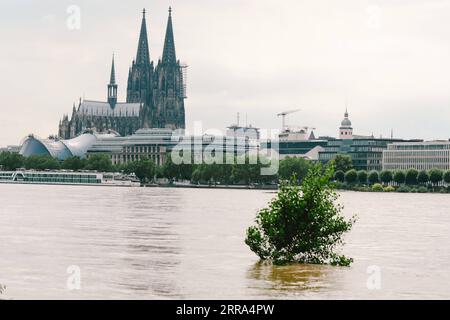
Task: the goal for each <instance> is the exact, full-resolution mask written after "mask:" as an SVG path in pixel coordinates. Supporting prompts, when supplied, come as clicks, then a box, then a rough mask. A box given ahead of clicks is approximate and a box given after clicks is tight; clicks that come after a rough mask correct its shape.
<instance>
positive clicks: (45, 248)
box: [0, 184, 450, 299]
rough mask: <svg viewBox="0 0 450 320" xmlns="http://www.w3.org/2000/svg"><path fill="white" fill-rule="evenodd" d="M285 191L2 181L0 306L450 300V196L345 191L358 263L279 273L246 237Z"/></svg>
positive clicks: (349, 248)
mask: <svg viewBox="0 0 450 320" xmlns="http://www.w3.org/2000/svg"><path fill="white" fill-rule="evenodd" d="M274 195H275V194H274V193H273V191H258V190H214V189H169V188H115V187H83V186H32V185H4V184H0V201H1V204H0V284H3V285H4V286H6V290H4V292H3V294H0V299H1V298H3V299H36V298H37V299H52V298H57V299H232V298H235V299H410V298H412V299H422V298H423V299H444V298H446V299H449V298H450V195H444V194H442V195H441V194H398V193H397V194H394V193H355V192H342V193H341V197H340V200H339V201H340V202H342V204H344V205H345V209H344V213H345V215H347V216H351V215H353V214H357V215H358V217H359V219H358V221H357V223H356V224H355V225H354V227H353V229H352V231H351V232H350V233H349V234H348V235H347V237H346V240H347V244H346V245H345V247H344V249H343V252H344V253H345V254H346V255H348V256H350V257H353V258H354V260H355V262H354V264H353V265H352V266H351V267H331V266H317V265H291V266H284V267H273V266H271V265H267V264H261V263H258V258H257V257H256V256H255V255H254V254H253V253H252V252H251V251H250V250H249V249H248V247H247V246H246V245H245V244H244V237H245V230H246V228H247V227H248V226H249V225H250V224H252V222H253V219H254V217H255V214H256V212H257V210H258V209H260V208H262V207H264V206H265V205H266V204H267V202H268V201H269V200H270V199H271V198H272V197H273V196H274ZM77 288H79V289H77Z"/></svg>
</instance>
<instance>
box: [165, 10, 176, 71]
mask: <svg viewBox="0 0 450 320" xmlns="http://www.w3.org/2000/svg"><path fill="white" fill-rule="evenodd" d="M176 62H177V56H176V54H175V41H174V37H173V27H172V8H171V7H169V20H168V21H167V29H166V38H165V40H164V49H163V57H162V63H165V64H167V63H176Z"/></svg>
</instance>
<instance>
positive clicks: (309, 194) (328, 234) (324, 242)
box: [245, 165, 355, 266]
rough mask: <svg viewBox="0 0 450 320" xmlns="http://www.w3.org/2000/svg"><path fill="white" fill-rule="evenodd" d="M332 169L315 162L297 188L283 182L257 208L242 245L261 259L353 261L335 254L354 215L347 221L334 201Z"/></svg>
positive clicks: (350, 225) (273, 260) (301, 261)
mask: <svg viewBox="0 0 450 320" xmlns="http://www.w3.org/2000/svg"><path fill="white" fill-rule="evenodd" d="M332 177H333V169H332V168H330V167H329V168H326V170H325V171H323V168H322V167H321V166H320V165H316V166H314V167H312V168H311V169H310V171H309V172H308V174H307V176H306V177H305V178H304V180H303V181H302V183H301V185H300V186H298V184H297V179H296V178H295V177H293V178H292V179H291V180H290V181H288V182H284V183H283V184H282V185H281V187H280V190H279V192H278V194H277V196H276V197H275V198H274V199H273V200H272V201H271V202H270V203H269V206H268V208H264V209H262V210H261V211H259V212H258V214H257V217H256V220H255V222H256V226H252V227H250V228H248V229H247V238H246V240H245V243H246V244H247V245H248V246H249V247H250V249H251V250H252V251H253V252H255V253H256V254H257V255H258V256H259V257H260V258H261V259H262V260H271V261H272V262H273V263H275V264H285V263H289V262H299V263H314V264H328V263H329V264H333V265H341V266H348V265H350V263H351V262H353V259H351V258H347V257H345V256H343V255H339V254H338V253H337V252H336V249H337V248H338V247H339V246H341V245H343V243H344V242H343V235H344V233H346V232H348V231H349V230H350V229H351V227H352V225H353V223H354V221H355V218H354V217H353V218H351V219H350V220H346V219H345V218H344V216H343V215H342V214H341V211H342V209H343V207H342V206H341V205H336V204H335V200H336V199H337V194H336V193H335V192H334V190H333V187H332V185H333V184H332V183H331V181H330V180H331V178H332Z"/></svg>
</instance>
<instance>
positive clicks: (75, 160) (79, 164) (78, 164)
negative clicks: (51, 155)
mask: <svg viewBox="0 0 450 320" xmlns="http://www.w3.org/2000/svg"><path fill="white" fill-rule="evenodd" d="M85 166H86V161H85V160H81V159H80V158H79V157H69V158H67V159H65V160H64V161H63V162H62V163H61V168H62V169H66V170H73V171H78V170H81V169H83V168H84V167H85Z"/></svg>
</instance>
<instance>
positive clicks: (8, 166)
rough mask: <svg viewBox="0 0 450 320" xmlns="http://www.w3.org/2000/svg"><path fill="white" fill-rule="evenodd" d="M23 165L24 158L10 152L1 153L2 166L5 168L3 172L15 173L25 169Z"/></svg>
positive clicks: (0, 164)
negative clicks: (18, 169) (17, 170)
mask: <svg viewBox="0 0 450 320" xmlns="http://www.w3.org/2000/svg"><path fill="white" fill-rule="evenodd" d="M23 164H24V158H23V156H22V155H20V154H18V153H15V152H9V151H5V152H1V153H0V166H1V167H3V170H7V171H14V170H16V169H17V168H21V167H23Z"/></svg>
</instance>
